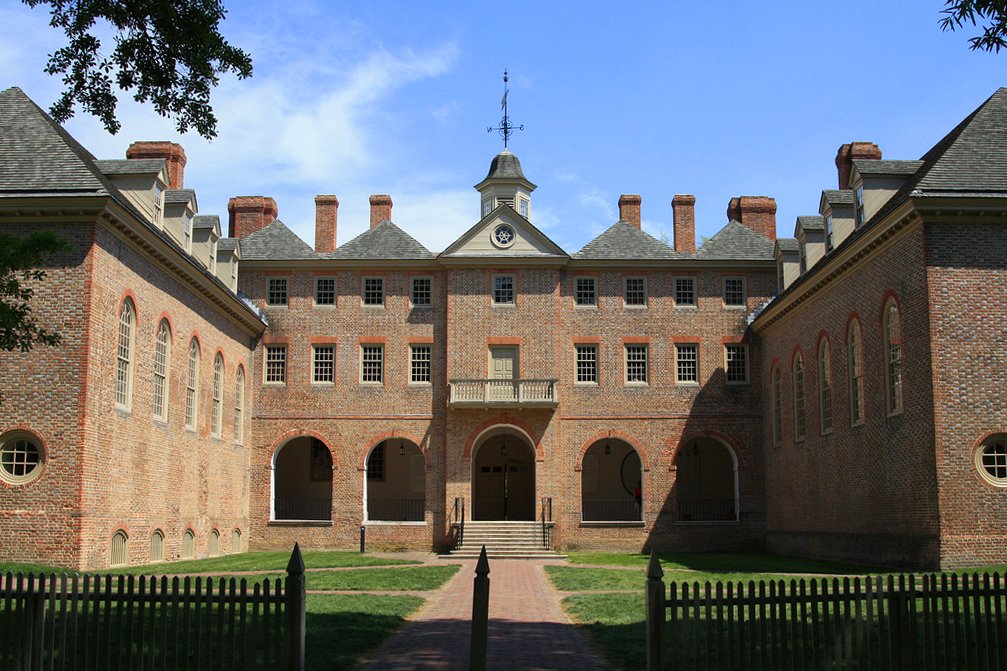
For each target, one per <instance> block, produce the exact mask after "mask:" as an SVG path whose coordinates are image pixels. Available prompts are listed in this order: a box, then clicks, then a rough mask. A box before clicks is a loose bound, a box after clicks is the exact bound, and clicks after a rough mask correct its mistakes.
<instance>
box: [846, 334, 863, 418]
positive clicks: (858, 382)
mask: <svg viewBox="0 0 1007 671" xmlns="http://www.w3.org/2000/svg"><path fill="white" fill-rule="evenodd" d="M861 338H862V336H861V334H860V322H859V321H857V320H856V319H853V320H851V321H850V330H849V333H848V334H847V336H846V357H847V364H846V365H847V371H848V374H849V378H850V381H849V383H850V425H851V426H858V425H860V424H863V423H864V348H863V343H862V341H861Z"/></svg>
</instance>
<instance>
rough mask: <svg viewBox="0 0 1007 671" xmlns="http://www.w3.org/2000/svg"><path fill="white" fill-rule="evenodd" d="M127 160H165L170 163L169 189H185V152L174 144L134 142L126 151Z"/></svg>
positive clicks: (178, 145) (180, 146)
mask: <svg viewBox="0 0 1007 671" xmlns="http://www.w3.org/2000/svg"><path fill="white" fill-rule="evenodd" d="M126 158H163V159H164V160H165V161H166V162H167V163H168V188H169V189H181V188H183V186H182V184H183V177H184V176H185V163H186V158H185V150H183V149H182V145H180V144H175V143H174V142H134V143H133V144H131V145H129V149H127V150H126Z"/></svg>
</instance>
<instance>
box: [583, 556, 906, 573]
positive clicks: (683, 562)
mask: <svg viewBox="0 0 1007 671" xmlns="http://www.w3.org/2000/svg"><path fill="white" fill-rule="evenodd" d="M657 557H658V560H659V561H660V562H661V568H663V569H664V571H665V572H666V573H667V572H668V571H698V572H700V573H704V574H710V577H706V576H698V577H696V578H695V579H697V580H717V579H719V580H724V579H725V578H724V577H723V576H716V575H714V574H718V573H739V574H749V575H752V574H762V573H787V574H790V573H807V574H812V575H815V574H823V575H836V574H838V575H878V574H879V573H880V574H884V573H887V572H889V569H882V568H878V567H871V566H859V565H856V564H841V563H837V562H828V561H819V560H817V559H804V558H802V557H781V556H778V555H768V554H755V553H733V552H669V553H660V554H658V555H657ZM567 561H568V562H570V563H571V564H589V565H591V564H593V565H596V566H639V567H641V568H646V567H647V564H648V563H649V562H650V555H649V554H642V553H636V554H625V553H617V552H571V553H569V555H568V559H567ZM730 579H731V580H734V578H730Z"/></svg>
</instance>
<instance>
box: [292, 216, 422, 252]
mask: <svg viewBox="0 0 1007 671" xmlns="http://www.w3.org/2000/svg"><path fill="white" fill-rule="evenodd" d="M298 239H300V238H298ZM324 258H327V259H346V260H350V259H352V260H387V261H394V260H403V261H404V260H417V259H423V260H425V259H433V258H434V255H433V254H431V253H430V251H429V250H428V249H427V248H426V247H424V246H423V245H421V244H420V243H418V242H417V241H416V240H415V239H414V238H413V237H412V236H411V235H409V234H408V233H406V232H405V231H403V230H402V229H401V228H399V227H398V226H396V225H395V224H393V223H392V222H390V221H388V220H387V219H386V220H385V221H382V222H381V223H380V224H378V225H377V226H375V227H374V228H371V229H368V230H366V231H364V232H363V233H361V234H360V235H358V236H357V237H355V238H353V239H352V240H350V241H349V242H347V243H346V244H345V245H343V246H342V247H337V248H336V251H334V252H332V253H331V254H327V255H326V256H325V257H324Z"/></svg>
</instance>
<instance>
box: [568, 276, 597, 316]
mask: <svg viewBox="0 0 1007 671" xmlns="http://www.w3.org/2000/svg"><path fill="white" fill-rule="evenodd" d="M581 282H585V283H587V282H590V283H591V288H590V289H584V290H581V286H580V285H581ZM582 294H583V295H584V296H585V297H587V296H588V295H589V298H590V300H587V299H585V301H583V302H582V301H581V295H582ZM573 305H574V307H576V308H581V309H589V308H596V307H598V278H597V277H575V278H573Z"/></svg>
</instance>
